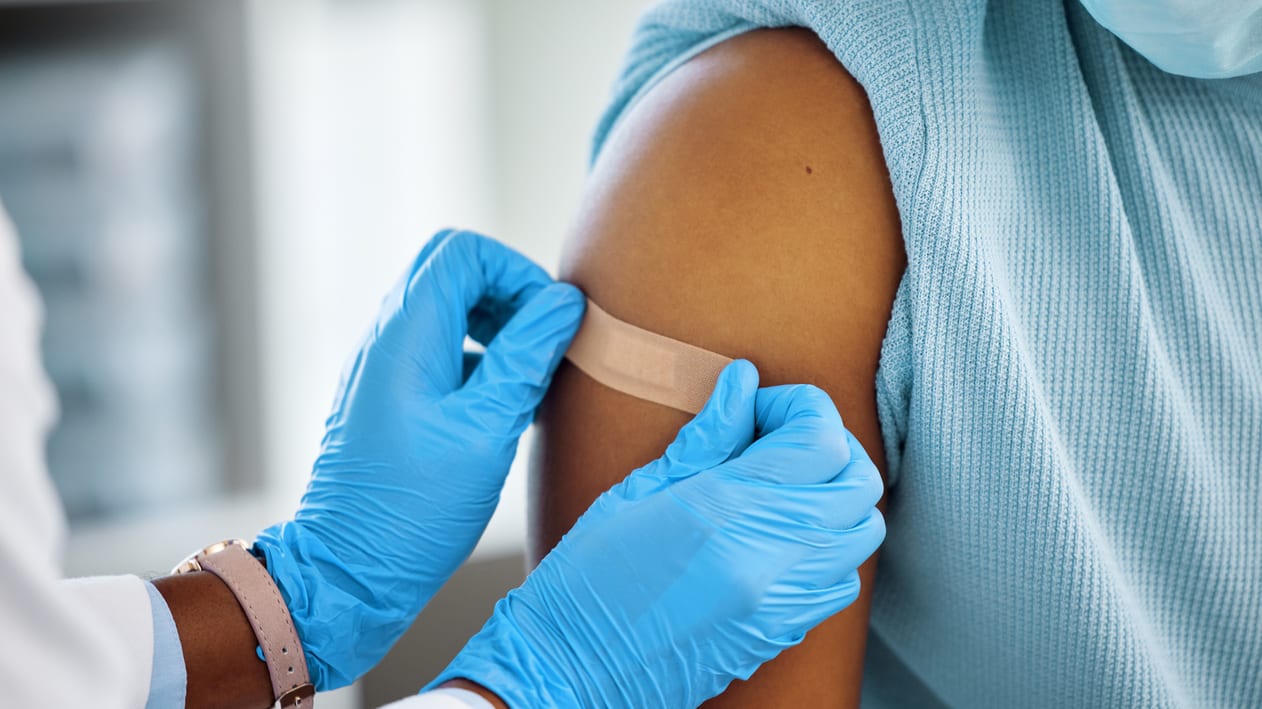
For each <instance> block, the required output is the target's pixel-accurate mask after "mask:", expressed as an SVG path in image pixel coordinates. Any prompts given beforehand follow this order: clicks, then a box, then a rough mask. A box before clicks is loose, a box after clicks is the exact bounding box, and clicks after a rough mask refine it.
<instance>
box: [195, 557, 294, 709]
mask: <svg viewBox="0 0 1262 709" xmlns="http://www.w3.org/2000/svg"><path fill="white" fill-rule="evenodd" d="M196 561H197V563H198V565H199V566H200V567H201V568H202V570H204V571H209V572H210V573H212V574H214V575H216V576H218V577H219V578H220V579H222V580H223V582H224V583H225V584H226V585H227V586H228V588H229V589H231V590H232V594H233V595H234V596H236V597H237V602H238V603H240V604H241V609H242V610H244V611H245V616H246V618H249V619H250V627H252V628H254V637H255V638H257V639H258V641H259V646H260V647H261V648H263V657H264V658H266V660H267V671H268V673H269V674H270V675H271V677H272V691H273V692H274V696H275V697H276V700H277V701H278V702H280V706H281V709H310V708H311V707H312V706H314V705H315V687H314V685H312V684H311V680H310V678H309V677H308V675H307V656H306V653H304V652H303V651H302V643H301V642H299V640H298V631H297V630H295V629H294V622H293V619H292V618H291V617H290V616H289V607H288V606H286V605H285V600H284V599H283V598H281V595H280V589H278V588H276V582H275V581H273V580H272V575H271V574H269V573H267V569H265V568H264V567H263V565H262V564H260V563H259V560H258V559H256V558H254V555H253V554H251V553H250V552H248V551H246V550H245V549H243V548H242V547H239V546H236V545H229V546H227V547H225V548H224V549H222V550H220V551H217V552H215V553H213V554H207V555H205V556H198V557H197V558H196Z"/></svg>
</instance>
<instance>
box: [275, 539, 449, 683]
mask: <svg viewBox="0 0 1262 709" xmlns="http://www.w3.org/2000/svg"><path fill="white" fill-rule="evenodd" d="M255 546H256V547H257V548H258V549H259V550H260V551H261V552H262V553H263V555H264V557H265V565H266V567H267V570H268V572H269V573H270V574H271V575H272V578H273V579H274V580H275V582H276V586H277V588H279V589H280V592H281V597H282V598H283V599H284V601H285V603H286V604H287V605H288V606H289V611H290V615H291V616H292V617H293V620H294V625H295V627H296V628H297V629H298V634H299V637H301V638H302V643H303V649H304V651H305V652H306V656H307V666H308V668H309V672H310V675H311V678H312V682H313V683H314V684H315V686H316V689H317V690H319V691H327V690H330V689H337V688H339V687H344V686H346V685H348V684H350V683H351V682H354V681H355V680H356V679H358V678H359V677H360V676H361V675H363V674H364V673H365V672H367V671H368V670H370V669H371V668H372V667H373V666H374V665H376V664H377V662H378V661H380V660H381V658H382V657H384V656H385V653H386V651H387V650H388V649H389V648H390V647H391V646H393V645H394V642H395V641H396V640H398V638H399V636H401V635H402V634H403V632H404V631H406V630H407V628H408V627H409V626H410V625H411V623H412V621H413V620H414V619H415V617H416V614H417V613H418V612H419V611H420V607H421V605H422V604H423V602H424V601H425V600H428V596H424V597H421V595H419V594H417V593H407V594H406V599H407V602H408V605H407V606H406V607H405V606H404V604H403V603H401V602H400V598H402V597H403V596H402V595H401V594H399V593H397V592H396V593H388V592H387V591H388V590H390V589H393V588H397V587H399V586H400V583H401V582H400V577H399V575H398V574H397V573H393V572H392V570H391V569H389V568H387V567H385V566H383V565H381V564H374V563H369V562H366V561H359V560H346V559H344V558H342V557H341V556H340V555H339V554H338V553H337V552H336V551H335V550H334V549H333V548H330V546H329V545H328V544H326V543H325V542H324V539H323V535H321V534H319V533H318V530H316V529H312V528H311V527H309V526H308V525H307V524H305V523H304V522H302V521H297V520H290V521H287V522H282V523H280V524H277V525H273V526H272V527H269V528H268V529H265V530H263V531H262V532H260V533H259V535H258V538H257V539H256V540H255Z"/></svg>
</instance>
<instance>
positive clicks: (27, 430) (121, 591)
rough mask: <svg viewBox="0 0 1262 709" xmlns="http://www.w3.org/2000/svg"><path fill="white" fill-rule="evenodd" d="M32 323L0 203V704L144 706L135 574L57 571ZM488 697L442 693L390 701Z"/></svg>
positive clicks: (142, 619)
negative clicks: (68, 576) (80, 575)
mask: <svg viewBox="0 0 1262 709" xmlns="http://www.w3.org/2000/svg"><path fill="white" fill-rule="evenodd" d="M40 322H41V312H40V307H39V300H38V298H37V295H36V293H35V289H34V288H33V287H32V286H31V283H30V281H29V279H27V277H26V275H25V273H23V271H22V269H21V265H20V261H19V259H18V246H17V239H16V238H15V237H14V234H13V231H12V225H11V224H10V222H9V220H8V217H7V215H6V214H5V212H4V210H3V208H2V207H0V323H3V324H2V325H0V327H2V330H0V476H2V477H0V485H2V487H0V705H3V706H4V707H14V708H17V709H25V708H26V707H53V708H57V707H95V708H97V709H137V708H138V707H144V706H145V703H146V700H147V698H148V695H149V685H150V681H151V677H150V675H151V673H152V669H153V648H154V642H153V632H154V631H153V616H152V609H151V608H150V605H149V604H150V601H149V593H148V591H146V589H145V585H144V582H143V581H141V580H140V579H139V578H137V577H135V576H111V577H104V578H95V579H79V580H74V581H64V580H61V562H60V559H61V550H62V544H63V543H64V540H65V535H66V531H65V530H66V527H65V521H64V516H63V513H62V508H61V505H60V504H59V502H58V500H57V497H56V493H55V491H54V490H53V487H52V483H51V480H50V479H49V477H48V473H47V469H46V467H45V461H44V439H45V436H46V434H47V433H48V430H49V428H50V427H51V425H52V423H53V420H54V418H55V415H56V405H55V398H54V396H53V391H52V387H51V386H50V384H49V381H48V378H47V376H46V375H45V373H44V370H43V367H42V365H41V363H40V358H39V333H40ZM103 474H108V473H107V472H103ZM424 679H425V678H421V677H418V678H417V682H418V684H419V683H421V682H422V681H423V680H424ZM489 706H490V705H489V704H488V703H486V702H485V701H484V700H482V699H481V698H479V697H476V696H475V695H471V694H469V693H467V692H452V691H440V692H435V693H430V694H424V695H420V696H416V697H409V698H408V699H404V700H402V701H400V702H397V703H395V704H392V705H391V707H392V708H393V709H469V708H470V707H474V708H476V709H481V708H482V707H489Z"/></svg>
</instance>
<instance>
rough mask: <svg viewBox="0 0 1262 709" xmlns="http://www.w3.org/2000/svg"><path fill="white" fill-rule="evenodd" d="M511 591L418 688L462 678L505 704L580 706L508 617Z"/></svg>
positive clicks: (518, 707)
mask: <svg viewBox="0 0 1262 709" xmlns="http://www.w3.org/2000/svg"><path fill="white" fill-rule="evenodd" d="M510 603H512V600H511V594H510V597H508V598H503V599H501V600H500V601H499V602H498V603H496V604H495V611H494V612H493V613H492V614H491V618H490V620H488V621H487V622H486V625H484V626H483V627H482V630H481V631H479V632H478V634H477V635H474V636H473V637H472V638H470V639H469V642H468V643H467V644H466V645H465V646H464V649H463V650H461V651H460V654H458V655H456V658H455V659H454V660H452V661H451V664H449V665H448V666H447V669H445V670H443V671H442V672H441V673H439V675H438V676H437V677H435V678H434V680H433V681H432V682H430V683H429V684H428V685H426V687H425V688H424V689H423V690H422V691H429V690H432V689H436V688H437V687H439V686H441V685H442V684H443V683H444V682H449V681H451V680H454V679H464V680H468V681H470V682H475V683H477V684H479V685H481V686H483V687H486V688H487V689H488V690H490V691H492V692H494V693H495V694H496V696H498V697H499V698H500V699H502V700H503V701H504V703H505V704H507V705H508V706H509V707H510V709H529V708H530V707H556V708H557V709H570V708H571V707H572V708H574V709H578V708H579V707H581V706H583V704H582V702H581V701H580V698H579V696H578V695H577V694H576V693H575V691H574V689H573V688H572V687H571V686H570V685H569V683H567V682H565V681H564V680H563V679H562V678H561V677H560V676H559V675H558V674H557V672H556V670H555V668H552V667H551V666H550V665H549V664H547V663H546V662H545V661H544V660H543V659H542V658H540V657H539V656H538V654H537V653H536V652H535V648H534V647H533V646H532V644H531V643H530V642H529V640H528V639H527V638H526V637H525V635H524V634H523V633H522V631H521V629H520V628H518V627H517V625H516V624H515V623H514V622H513V620H512V618H511V617H509V613H508V606H509V604H510Z"/></svg>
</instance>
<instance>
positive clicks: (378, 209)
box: [0, 0, 648, 707]
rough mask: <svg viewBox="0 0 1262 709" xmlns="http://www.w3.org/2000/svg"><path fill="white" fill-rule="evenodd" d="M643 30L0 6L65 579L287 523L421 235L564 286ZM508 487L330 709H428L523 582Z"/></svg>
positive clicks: (582, 17)
mask: <svg viewBox="0 0 1262 709" xmlns="http://www.w3.org/2000/svg"><path fill="white" fill-rule="evenodd" d="M647 4H648V2H647V0H605V1H604V2H600V3H591V2H584V1H583V0H532V2H528V3H527V2H520V1H519V0H198V1H197V2H190V1H187V0H184V1H181V0H165V1H154V0H118V1H115V2H108V1H105V0H97V1H95V2H52V1H45V2H37V1H33V0H28V1H25V2H21V1H18V2H13V1H5V0H0V201H2V202H3V203H4V205H5V206H6V208H7V209H8V211H9V212H10V214H11V215H12V218H13V220H14V222H15V224H16V226H17V228H18V231H19V234H20V238H21V241H22V247H23V253H24V262H25V264H26V267H27V269H28V270H29V271H30V272H31V274H32V276H33V277H34V278H35V280H36V282H37V285H38V286H39V288H40V291H41V294H42V295H43V297H44V299H45V303H46V310H47V323H46V332H45V338H44V348H45V361H46V363H47V366H48V368H49V370H50V372H51V374H52V376H53V379H54V382H55V384H56V386H57V389H58V394H59V397H60V400H61V407H62V421H61V424H60V425H59V427H58V429H57V431H56V432H55V433H54V435H53V438H52V440H51V441H50V443H49V461H50V468H51V470H52V473H53V476H54V478H55V480H56V482H57V486H58V489H59V491H60V492H61V494H62V496H63V499H64V501H65V503H66V508H67V514H68V516H69V519H70V522H71V527H72V536H71V542H70V547H69V549H67V567H68V571H69V572H70V573H72V574H90V573H117V572H133V573H141V574H154V573H160V572H164V571H165V570H166V569H167V568H168V567H169V566H170V565H171V564H172V563H173V562H174V561H175V560H177V559H178V558H180V557H181V556H183V555H184V554H185V553H187V552H188V551H189V550H191V549H193V548H195V547H200V546H202V545H204V544H205V543H208V542H210V541H214V540H216V539H219V538H223V537H228V536H247V537H248V536H250V535H252V534H253V533H254V532H256V531H257V530H258V529H260V528H262V527H263V526H266V525H267V524H270V523H271V522H273V521H276V520H279V519H281V518H283V517H285V516H288V515H289V514H291V513H292V510H293V508H294V505H295V504H296V501H297V498H298V496H299V495H300V494H301V490H302V487H303V485H304V482H305V479H306V476H307V472H308V470H309V466H310V464H311V461H312V460H313V459H314V458H315V455H316V452H317V449H318V445H319V440H320V436H321V433H322V430H323V420H324V416H325V414H326V413H327V409H328V406H329V403H330V401H331V399H332V395H333V391H334V388H335V385H336V381H337V376H338V373H339V371H340V368H341V364H342V361H343V359H344V358H345V357H346V356H347V355H348V354H349V353H350V351H351V350H352V348H354V346H355V345H356V343H357V341H358V339H359V337H360V335H361V333H362V332H363V331H364V329H365V328H366V327H367V326H368V324H369V323H370V322H371V321H372V318H373V315H374V313H375V310H376V307H377V303H378V301H379V300H380V298H381V296H382V295H383V294H384V293H385V291H386V290H387V289H388V288H389V287H390V285H391V284H392V282H393V281H394V279H395V278H396V277H397V276H398V275H399V274H400V273H401V272H402V270H403V268H404V267H405V266H406V265H407V264H408V262H409V260H410V258H411V256H412V255H413V254H414V253H415V251H416V250H417V249H418V248H419V246H420V245H421V244H422V243H423V242H424V241H425V239H426V238H427V237H428V236H429V235H430V234H431V233H432V232H434V231H436V230H437V229H439V228H442V227H445V226H465V227H470V228H474V229H478V230H482V231H485V232H487V233H490V234H493V235H496V236H497V237H499V238H501V239H503V240H505V241H507V242H509V243H510V244H512V245H514V246H516V247H517V248H519V249H520V250H522V251H524V252H525V253H526V254H528V255H530V256H531V257H533V258H535V259H537V260H539V261H540V262H541V263H544V264H545V265H547V266H549V267H551V266H554V265H555V264H556V262H557V259H558V255H559V252H560V244H561V239H562V237H563V236H564V234H565V231H566V228H567V224H568V221H569V218H570V215H571V214H572V213H573V211H574V207H575V205H576V203H577V200H578V199H579V195H580V190H581V186H582V182H583V176H584V173H585V169H586V161H587V149H588V142H589V137H590V134H591V130H592V128H593V126H594V124H595V120H596V117H597V115H598V114H599V112H600V110H601V108H602V107H603V104H604V100H605V97H606V96H607V94H608V91H609V87H610V85H611V83H612V80H613V78H614V76H615V75H616V72H617V69H618V66H619V64H620V60H621V55H622V52H623V51H624V49H625V48H626V46H627V44H628V40H629V36H630V33H631V30H632V27H633V26H634V22H635V20H636V18H637V17H638V15H639V14H640V13H641V12H642V11H643V9H644V8H645V7H646V6H647ZM528 447H529V440H527V441H525V444H524V447H523V451H525V450H528ZM525 458H526V456H525V455H524V454H523V455H520V456H519V462H520V461H524V460H525ZM509 480H510V481H509V485H508V488H507V490H506V491H505V495H504V499H503V501H502V502H501V506H500V509H499V511H498V512H497V514H496V518H495V520H494V521H493V522H492V526H491V529H490V530H489V531H488V533H487V535H486V537H485V538H484V539H483V542H482V544H481V545H480V546H479V548H478V550H477V552H475V555H474V558H473V559H472V560H471V563H470V564H469V565H467V566H466V568H465V569H464V570H462V572H461V574H460V575H459V576H458V577H457V578H456V579H454V580H453V582H452V584H450V585H449V587H448V588H447V589H445V590H444V592H443V594H441V596H440V598H439V599H437V600H436V601H435V604H434V605H433V607H432V608H431V609H430V610H429V611H427V612H426V614H425V615H424V617H423V618H422V619H421V621H420V622H419V623H418V625H417V627H416V628H414V629H413V632H412V633H410V634H409V635H408V637H407V638H405V640H404V641H403V642H402V643H401V644H400V646H399V647H398V648H397V649H396V651H395V652H394V653H392V655H391V657H390V658H389V659H388V660H387V661H386V662H385V663H383V665H382V667H381V668H380V669H379V670H378V671H377V672H374V673H373V674H371V675H370V676H369V677H368V678H367V679H366V680H365V681H363V682H361V684H360V686H359V687H356V688H352V689H351V690H349V691H344V692H340V693H337V696H334V697H330V698H329V699H326V700H325V702H324V705H325V706H330V705H334V706H343V707H355V706H360V705H361V703H364V705H365V706H372V705H375V704H377V703H380V702H382V701H387V700H390V699H394V698H397V697H400V696H404V695H406V694H409V693H411V692H415V691H416V690H417V689H418V688H419V687H420V686H421V684H423V682H424V681H425V680H426V679H428V677H430V676H432V675H433V673H434V672H436V671H437V670H438V669H440V668H441V666H442V665H443V664H444V663H445V662H446V660H447V659H448V658H450V656H451V655H452V654H454V653H455V651H456V650H458V649H459V647H460V645H461V644H462V643H463V640H464V639H465V638H466V637H467V636H468V634H470V633H471V632H473V631H474V630H476V629H477V627H479V626H480V624H481V622H482V620H483V619H484V618H485V616H486V614H487V613H488V612H489V610H490V605H491V604H492V603H493V602H494V600H495V599H496V598H498V597H499V595H500V594H501V593H502V592H503V591H504V590H505V589H507V588H509V587H511V586H512V585H514V584H515V583H516V582H517V580H518V579H519V578H520V577H521V574H522V571H521V569H522V566H521V564H522V562H521V552H522V548H521V545H522V540H523V539H524V536H525V535H524V529H525V481H524V475H523V470H522V469H521V465H518V466H516V467H515V468H514V472H513V474H512V475H511V476H510V479H509ZM330 700H331V701H330Z"/></svg>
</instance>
